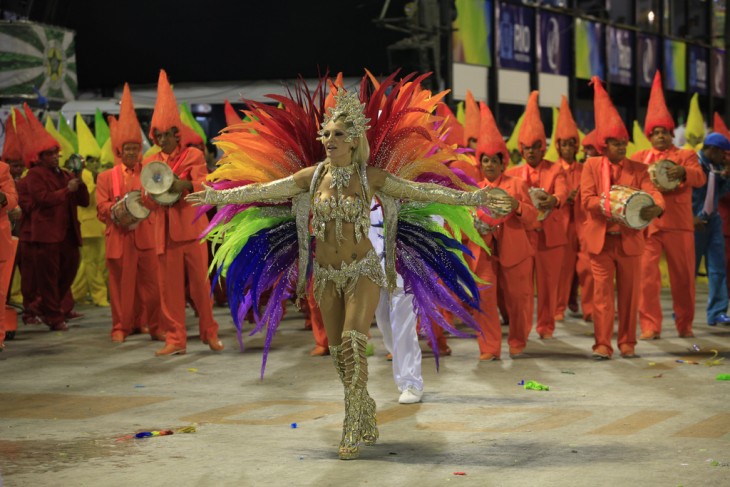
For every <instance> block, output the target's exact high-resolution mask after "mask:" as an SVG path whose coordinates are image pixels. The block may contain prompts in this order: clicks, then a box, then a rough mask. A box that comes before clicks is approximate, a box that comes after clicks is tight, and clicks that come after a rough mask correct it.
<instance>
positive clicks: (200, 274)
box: [143, 70, 223, 356]
mask: <svg viewBox="0 0 730 487" xmlns="http://www.w3.org/2000/svg"><path fill="white" fill-rule="evenodd" d="M181 128H182V121H181V119H180V112H179V111H178V108H177V101H176V100H175V95H174V94H173V92H172V87H171V86H170V83H169V82H168V80H167V74H166V73H165V71H162V70H161V71H160V78H159V81H158V85H157V102H156V103H155V111H154V114H153V115H152V122H151V123H150V138H152V139H153V140H154V142H155V144H157V145H158V146H160V148H161V149H162V150H161V152H159V153H157V154H154V155H152V156H150V157H148V158H147V159H146V160H145V161H143V164H146V163H148V162H150V161H153V160H162V161H163V162H165V163H166V164H167V165H168V166H170V169H172V172H173V173H175V174H176V175H177V178H176V180H175V183H174V184H173V187H172V188H171V190H172V191H175V192H180V193H182V195H181V198H180V199H179V200H178V201H177V202H176V203H174V204H173V205H170V206H158V207H157V208H156V209H155V213H156V215H155V219H156V227H155V228H156V231H155V233H156V240H157V253H158V255H159V263H160V288H161V291H162V302H163V311H164V310H167V313H169V317H170V319H171V320H172V322H171V323H170V324H169V325H168V327H167V330H165V331H166V338H165V342H166V343H165V346H164V347H163V348H162V349H160V350H158V351H157V352H156V355H158V356H159V355H173V354H184V353H185V351H186V348H187V332H186V330H185V276H186V275H187V278H188V282H189V285H190V299H191V300H192V301H193V304H194V306H195V309H196V310H197V312H198V318H199V326H200V340H201V341H202V342H203V343H204V344H207V345H208V346H209V347H210V349H211V350H213V351H216V352H217V351H221V350H223V343H221V341H220V340H219V339H218V323H217V322H216V321H215V320H214V319H213V301H212V299H211V297H210V281H209V280H208V262H207V252H203V251H201V249H200V247H199V246H200V245H201V244H199V243H198V238H199V237H200V235H201V234H202V232H203V230H205V227H206V226H207V224H208V219H207V218H206V217H205V215H201V216H200V218H198V219H196V216H197V212H196V210H195V208H193V206H191V205H190V204H189V203H186V202H185V198H184V196H185V194H187V193H188V192H193V191H201V190H202V189H203V182H204V181H205V178H206V176H207V175H208V170H207V168H206V165H205V156H204V155H203V153H202V152H201V151H200V150H198V149H196V148H195V147H183V145H182V143H181V139H180V136H181V133H180V131H181Z"/></svg>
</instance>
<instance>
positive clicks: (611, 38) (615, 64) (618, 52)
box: [606, 25, 634, 86]
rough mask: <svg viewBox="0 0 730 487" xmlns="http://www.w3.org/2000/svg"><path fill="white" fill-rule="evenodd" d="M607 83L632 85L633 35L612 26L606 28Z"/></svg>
mask: <svg viewBox="0 0 730 487" xmlns="http://www.w3.org/2000/svg"><path fill="white" fill-rule="evenodd" d="M606 49H607V51H608V52H607V57H608V81H610V82H611V83H617V84H620V85H628V86H631V85H633V84H634V33H633V32H632V31H630V30H626V29H617V28H616V27H613V26H610V25H609V26H608V27H607V28H606Z"/></svg>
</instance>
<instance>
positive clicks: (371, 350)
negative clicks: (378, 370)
mask: <svg viewBox="0 0 730 487" xmlns="http://www.w3.org/2000/svg"><path fill="white" fill-rule="evenodd" d="M373 355H375V347H374V346H373V344H372V343H368V344H367V346H366V347H365V356H366V357H372V356H373Z"/></svg>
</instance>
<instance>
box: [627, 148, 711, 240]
mask: <svg viewBox="0 0 730 487" xmlns="http://www.w3.org/2000/svg"><path fill="white" fill-rule="evenodd" d="M631 159H632V160H634V161H639V162H643V163H644V164H651V163H653V162H656V161H660V160H662V159H669V160H670V161H673V162H676V163H677V164H679V165H681V166H682V167H684V170H685V171H686V172H687V175H686V177H685V180H684V181H682V183H681V184H680V185H679V186H677V188H676V189H674V190H672V191H668V192H666V193H662V195H663V196H664V202H665V204H666V205H667V209H666V211H665V212H664V214H663V215H662V216H661V217H660V218H656V219H655V220H654V221H652V222H651V224H650V225H649V234H652V233H654V232H658V231H659V230H682V231H685V232H694V230H695V227H694V219H693V216H694V213H693V212H692V188H700V187H702V186H704V185H705V183H707V176H706V175H705V172H704V171H703V170H702V167H701V166H700V163H699V160H698V159H697V153H696V152H694V151H692V150H689V149H680V148H679V147H675V146H672V147H670V148H669V149H667V150H666V151H664V152H659V151H657V150H656V149H647V150H642V151H639V152H637V153H636V154H634V155H632V156H631Z"/></svg>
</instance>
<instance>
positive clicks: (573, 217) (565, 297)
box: [555, 159, 593, 318]
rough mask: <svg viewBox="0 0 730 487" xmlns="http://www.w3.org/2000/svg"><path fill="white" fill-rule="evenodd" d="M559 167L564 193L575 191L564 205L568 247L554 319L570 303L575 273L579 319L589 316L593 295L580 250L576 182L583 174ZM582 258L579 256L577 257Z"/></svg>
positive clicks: (576, 166)
mask: <svg viewBox="0 0 730 487" xmlns="http://www.w3.org/2000/svg"><path fill="white" fill-rule="evenodd" d="M559 163H560V165H561V166H562V168H563V171H565V177H566V181H567V182H568V191H569V192H570V191H573V190H579V191H578V193H577V194H576V196H575V199H574V200H573V203H572V204H569V205H567V208H566V211H567V213H568V232H567V237H568V245H566V246H565V255H564V257H563V265H562V268H561V274H560V281H559V282H558V308H557V310H556V312H555V313H556V314H557V315H561V314H564V313H565V310H566V308H567V307H568V301H569V299H570V289H571V286H572V285H573V280H574V277H575V273H576V271H577V273H578V282H579V284H580V298H581V307H582V308H583V317H584V318H585V317H588V316H590V315H591V312H592V303H591V295H592V293H593V275H592V274H591V268H590V260H589V259H588V254H587V253H586V252H585V251H584V250H583V247H585V244H583V243H581V242H582V239H583V226H584V223H585V220H586V214H585V210H584V209H583V206H582V205H581V200H580V179H581V175H582V173H583V165H582V164H580V163H578V162H574V163H572V164H568V163H567V162H565V161H564V160H562V159H559ZM581 254H582V256H581Z"/></svg>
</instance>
